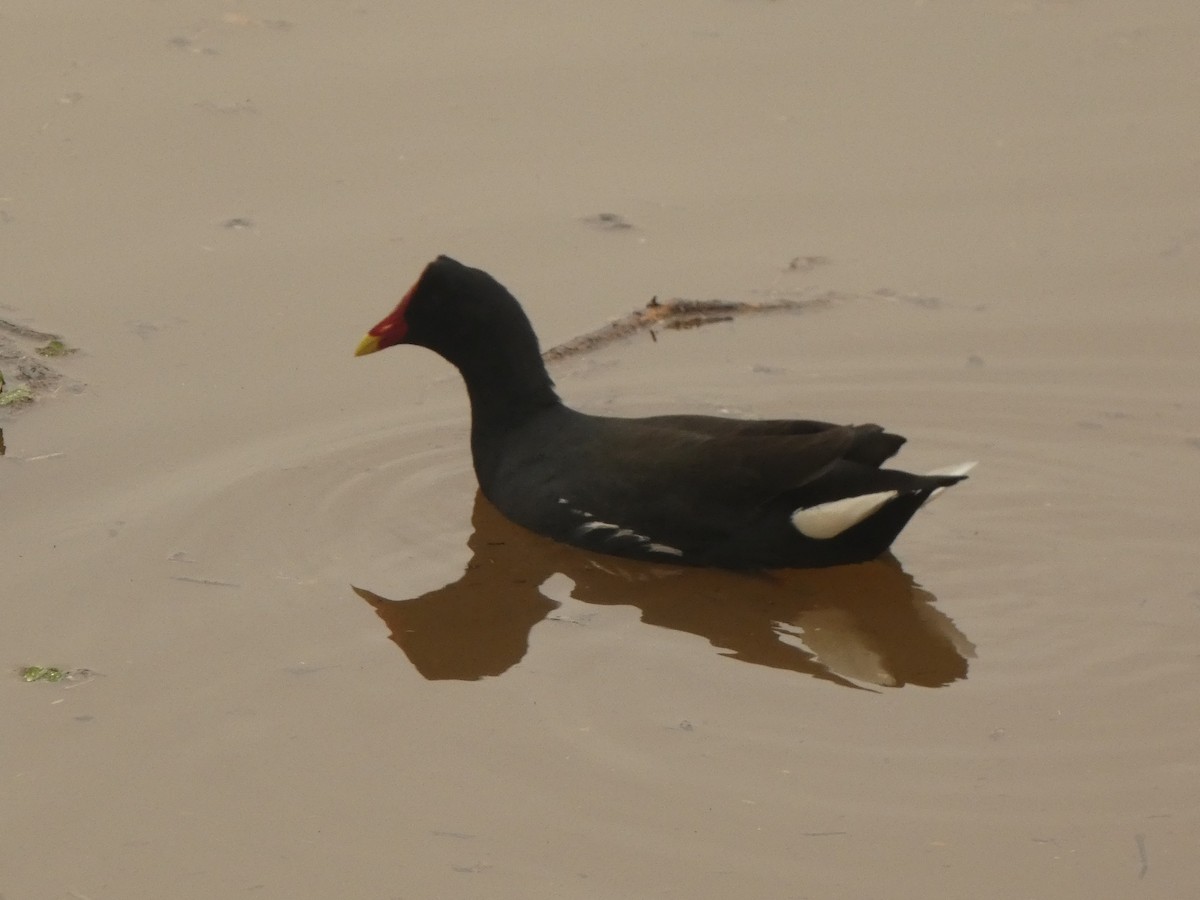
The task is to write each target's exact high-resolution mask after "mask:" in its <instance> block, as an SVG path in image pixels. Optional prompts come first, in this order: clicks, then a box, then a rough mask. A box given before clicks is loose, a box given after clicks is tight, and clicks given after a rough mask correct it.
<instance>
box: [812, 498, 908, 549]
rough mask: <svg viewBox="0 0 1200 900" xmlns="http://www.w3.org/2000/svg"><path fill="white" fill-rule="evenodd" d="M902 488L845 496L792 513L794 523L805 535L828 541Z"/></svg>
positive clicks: (872, 513)
mask: <svg viewBox="0 0 1200 900" xmlns="http://www.w3.org/2000/svg"><path fill="white" fill-rule="evenodd" d="M897 494H899V491H880V492H879V493H878V494H862V495H860V496H858V497H847V498H845V499H844V500H831V501H829V502H828V503H818V504H817V505H816V506H809V507H807V508H803V507H802V508H800V509H798V510H796V511H795V512H794V513H792V524H793V525H794V526H796V530H797V531H799V532H800V533H801V534H802V535H804V536H805V537H810V538H813V539H814V540H818V541H825V540H828V539H829V538H834V537H837V536H838V535H839V534H841V533H842V532H843V531H845V530H846V529H847V528H850V527H852V526H854V525H857V524H858V523H859V522H861V521H862V520H863V519H865V518H867V517H868V516H871V515H874V514H875V513H876V512H878V511H879V509H880V508H881V507H882V506H883V504H885V503H887V502H888V501H889V500H893V499H895V497H896V496H897Z"/></svg>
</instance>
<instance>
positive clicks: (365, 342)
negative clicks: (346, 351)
mask: <svg viewBox="0 0 1200 900" xmlns="http://www.w3.org/2000/svg"><path fill="white" fill-rule="evenodd" d="M378 349H379V338H377V337H375V335H373V334H368V335H367V336H366V337H364V338H363V339H362V340H361V341H359V342H358V346H357V347H355V348H354V355H355V356H366V355H367V354H368V353H374V352H375V351H376V350H378Z"/></svg>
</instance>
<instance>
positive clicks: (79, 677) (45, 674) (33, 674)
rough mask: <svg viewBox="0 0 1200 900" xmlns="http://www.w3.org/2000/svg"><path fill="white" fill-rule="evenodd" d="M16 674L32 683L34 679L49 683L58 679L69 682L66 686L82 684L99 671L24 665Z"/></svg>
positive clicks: (55, 682) (53, 682) (54, 682)
mask: <svg viewBox="0 0 1200 900" xmlns="http://www.w3.org/2000/svg"><path fill="white" fill-rule="evenodd" d="M17 674H18V675H20V676H21V678H22V680H24V681H26V682H29V683H31V684H32V683H33V682H35V681H48V682H50V683H51V684H57V683H58V682H60V681H66V682H70V684H68V685H67V686H68V687H72V686H74V685H75V684H83V683H85V682H88V681H91V680H92V679H93V678H95V677H96V676H97V675H99V674H100V673H99V672H93V671H92V670H91V669H60V668H59V667H58V666H24V667H22V668H20V669H18V670H17Z"/></svg>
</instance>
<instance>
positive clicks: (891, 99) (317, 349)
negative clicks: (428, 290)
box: [0, 2, 1200, 900]
mask: <svg viewBox="0 0 1200 900" xmlns="http://www.w3.org/2000/svg"><path fill="white" fill-rule="evenodd" d="M607 15H608V18H607V19H606V20H604V21H603V22H595V21H593V18H592V14H591V13H589V12H586V11H581V10H580V9H576V8H574V7H573V6H572V5H570V4H567V5H557V6H548V5H543V6H536V7H534V6H530V7H526V8H523V9H521V10H518V11H516V12H506V13H503V14H501V13H500V12H498V11H496V9H495V8H493V7H490V6H486V5H484V4H481V3H474V4H469V5H468V7H466V8H464V9H463V10H462V14H461V15H459V16H455V17H454V19H453V21H450V20H448V19H447V17H446V16H445V15H444V13H443V12H442V11H441V9H440V8H439V7H436V6H434V5H428V6H426V5H423V4H411V5H409V4H406V5H403V7H399V6H398V7H397V8H396V9H392V8H384V7H374V6H364V7H359V8H355V9H353V10H337V11H335V10H332V9H331V10H328V11H321V10H315V9H311V10H310V9H305V10H298V9H293V8H287V9H284V8H280V9H278V10H275V11H269V10H265V9H261V10H260V9H250V8H241V7H237V6H233V5H228V4H209V3H203V2H180V3H171V4H166V5H158V6H156V7H154V8H153V9H148V8H139V7H135V6H133V5H131V4H123V3H118V4H116V5H115V6H113V5H106V6H104V7H103V8H99V7H87V8H86V9H85V8H83V7H79V6H72V7H69V8H68V7H55V8H49V7H46V6H45V4H42V3H36V4H35V3H32V2H31V3H21V2H17V3H12V4H9V5H8V6H6V8H5V12H4V13H3V27H2V28H0V43H2V45H3V46H2V47H0V83H3V84H5V85H9V86H13V85H19V86H21V89H20V90H9V91H8V92H6V96H5V101H4V102H5V103H6V104H7V105H6V109H7V110H8V112H7V113H6V127H5V134H4V136H3V137H2V138H0V161H2V162H3V166H0V171H2V172H3V173H4V175H3V178H4V180H3V182H2V183H0V242H3V255H4V260H5V261H4V266H3V269H2V270H0V317H3V318H4V319H6V320H9V321H12V322H16V323H19V324H21V325H23V326H26V327H28V328H31V329H34V330H35V331H42V332H50V333H56V334H62V335H63V336H64V338H65V339H67V341H68V342H69V343H70V344H71V345H72V346H77V347H79V348H81V349H80V352H79V353H77V354H74V355H72V356H70V357H64V358H61V359H57V360H54V361H53V365H54V366H55V368H57V369H58V370H59V371H61V372H62V374H63V378H64V381H63V383H64V384H67V383H69V384H71V385H83V386H84V387H83V389H82V391H80V392H78V393H76V392H74V391H59V392H57V393H55V394H53V395H51V396H47V397H44V398H42V399H41V400H40V401H39V402H38V403H37V404H36V405H35V406H34V407H33V408H31V409H26V410H23V411H13V410H0V427H2V428H3V429H4V439H5V447H6V455H5V456H4V457H2V458H0V612H2V614H3V627H2V628H0V665H2V666H3V667H4V668H5V669H6V670H9V671H12V670H15V669H16V668H18V667H20V666H23V665H57V666H62V667H64V668H72V669H76V668H86V669H89V670H92V671H93V672H95V673H97V674H96V675H95V677H93V678H91V679H83V680H77V681H72V682H66V683H59V684H45V683H36V684H26V683H24V682H23V681H22V680H20V679H19V678H18V677H16V676H15V674H14V675H13V677H10V678H5V679H0V713H2V718H3V725H2V726H0V895H2V896H3V897H4V898H6V900H26V898H38V900H41V898H48V897H63V898H70V897H86V898H91V900H101V898H110V897H111V898H117V897H120V898H131V897H213V896H239V895H242V894H247V895H252V896H257V897H280V898H283V897H287V898H296V897H306V898H308V897H311V898H318V897H321V898H323V897H333V896H337V897H379V898H391V897H429V896H471V897H473V896H478V897H493V898H494V897H512V898H517V897H521V898H524V897H579V898H628V897H713V898H717V897H753V898H780V897H796V898H799V897H814V898H815V897H822V898H826V897H835V898H836V897H844V898H861V897H873V896H886V897H896V898H907V897H913V898H917V897H920V898H928V897H931V896H932V897H982V898H992V897H994V898H1013V897H1029V898H1055V900H1058V898H1089V900H1090V898H1096V897H1130V896H1137V897H1154V898H1159V897H1161V898H1178V897H1186V896H1191V894H1192V893H1194V891H1195V886H1196V884H1198V883H1200V863H1197V859H1198V858H1200V857H1198V855H1197V853H1196V848H1197V846H1198V845H1200V762H1198V759H1200V754H1198V750H1200V746H1198V745H1200V717H1198V716H1197V702H1196V676H1197V670H1198V668H1200V568H1198V567H1197V564H1196V550H1195V547H1196V541H1197V538H1198V537H1200V477H1198V475H1197V472H1198V467H1200V396H1198V392H1197V387H1198V386H1200V361H1198V359H1197V348H1198V347H1200V312H1198V311H1197V309H1198V307H1197V304H1196V285H1197V284H1200V222H1198V221H1197V218H1196V184H1197V182H1196V177H1197V159H1196V155H1195V147H1196V146H1200V112H1198V110H1200V102H1196V101H1197V99H1198V98H1197V97H1196V96H1195V94H1196V91H1195V84H1194V79H1192V78H1191V77H1190V76H1191V73H1192V72H1193V71H1194V60H1195V59H1196V58H1197V57H1198V54H1197V52H1196V51H1197V50H1198V49H1200V47H1197V44H1198V42H1200V40H1198V39H1200V22H1198V21H1197V19H1196V17H1195V13H1194V9H1193V8H1192V5H1191V4H1187V3H1172V2H1154V3H1148V4H1140V5H1138V6H1136V7H1130V6H1128V5H1124V4H1115V3H1096V4H1081V3H1075V4H1049V3H1047V4H1042V3H1026V4H1020V3H1013V4H978V5H974V6H972V7H971V8H970V9H967V8H965V7H964V8H961V9H960V8H958V7H954V8H949V7H945V6H943V5H939V4H903V5H891V6H889V5H863V6H859V7H848V6H846V5H845V4H842V3H833V2H830V3H817V4H807V5H804V6H800V7H798V6H796V5H793V4H786V3H752V2H745V3H723V4H707V5H705V4H692V3H686V2H672V3H669V4H667V5H666V6H660V7H657V8H656V10H655V12H654V13H653V14H652V13H650V12H647V9H646V7H645V6H644V5H643V4H633V3H617V4H613V5H612V6H611V7H610V9H609V11H608V13H607ZM614 217H615V218H614ZM614 223H620V224H625V225H628V226H630V227H627V228H622V227H615V226H614ZM438 252H449V253H452V254H454V255H456V256H458V257H460V258H462V259H464V260H465V261H468V262H471V263H474V264H477V265H481V266H484V267H486V268H488V269H490V270H492V271H493V272H495V274H497V276H499V277H500V278H501V280H503V281H505V282H506V283H507V284H509V286H510V287H512V288H513V289H514V290H515V291H516V292H517V293H518V294H519V295H520V296H522V297H523V298H524V299H525V301H526V304H527V307H528V309H529V311H530V314H531V316H532V318H533V319H534V321H535V324H536V325H537V327H538V329H539V332H540V333H541V335H542V336H543V339H544V342H545V343H546V344H553V343H557V342H559V341H562V340H566V339H568V338H570V337H572V336H573V335H578V334H581V333H583V332H585V331H587V330H589V329H591V328H593V327H595V326H597V325H598V324H600V323H602V322H604V321H605V320H606V319H610V318H615V317H617V316H619V315H622V314H624V313H626V312H628V311H629V310H630V309H632V308H634V307H637V306H640V305H641V304H643V303H644V302H645V301H646V300H647V299H648V298H649V296H651V295H653V294H658V295H660V296H664V297H666V296H684V297H694V298H705V297H723V298H727V299H733V300H747V301H756V300H761V299H764V298H771V297H793V298H801V299H803V298H814V297H824V298H826V302H824V303H823V304H818V305H816V306H814V307H813V308H811V309H808V310H806V311H804V312H802V313H798V314H771V315H769V316H755V317H751V318H744V319H739V320H737V321H734V322H731V323H723V324H717V325H711V326H706V327H704V328H701V329H694V330H689V331H682V332H661V333H659V334H658V336H657V337H658V339H657V340H651V339H650V338H649V337H648V336H646V335H642V336H638V337H635V338H633V339H630V340H628V341H625V342H622V343H619V344H617V345H614V346H611V347H606V348H603V349H599V350H596V351H594V352H590V353H587V354H583V355H581V356H577V357H572V358H570V359H567V360H562V361H560V362H558V363H556V364H555V365H554V368H553V374H554V376H555V378H556V380H557V382H558V384H559V387H560V389H561V392H562V393H563V395H564V396H565V397H566V398H567V399H568V400H569V401H570V402H572V403H573V404H574V405H577V406H579V407H581V408H585V409H588V410H592V411H597V412H605V413H613V414H629V415H638V414H649V413H658V412H664V411H685V410H686V411H695V412H709V413H723V414H728V415H739V416H762V417H782V416H789V415H802V416H805V417H821V418H829V419H833V420H838V421H855V422H860V421H879V422H881V423H884V424H886V425H888V426H889V427H891V428H893V429H895V430H897V431H900V432H901V433H904V434H906V435H908V437H909V438H910V443H909V445H908V446H906V447H905V449H904V451H903V452H902V455H901V461H902V462H904V463H905V464H906V465H910V466H912V467H913V468H917V469H920V468H933V467H936V466H939V465H945V464H948V463H954V462H958V461H961V460H966V459H978V460H980V466H979V468H978V469H977V470H976V472H975V473H974V474H973V475H972V477H971V479H970V480H969V481H968V482H966V483H964V484H963V485H960V486H958V487H956V488H955V489H954V490H952V491H950V492H948V493H947V494H946V495H945V496H944V497H942V498H940V499H939V500H938V501H937V503H936V504H934V505H932V506H931V507H929V508H928V509H927V510H924V511H922V512H921V513H920V514H919V515H918V516H917V517H916V519H915V520H914V521H913V523H912V524H911V525H910V526H909V528H908V529H907V530H906V531H905V532H904V534H903V535H902V537H901V539H900V540H899V541H898V542H897V544H896V546H895V548H894V549H895V553H894V558H893V559H887V560H881V561H878V562H876V563H872V564H869V565H866V566H860V567H848V568H844V569H837V570H830V571H827V572H791V573H777V574H773V575H771V576H769V577H753V578H752V577H747V576H741V575H731V574H728V573H720V572H702V571H694V570H688V571H679V570H676V569H671V568H667V567H653V566H639V565H634V564H631V563H628V562H623V561H620V560H614V559H609V558H604V557H598V556H592V555H588V554H583V553H581V552H579V551H574V550H571V549H569V548H564V547H561V546H558V545H555V544H553V543H550V542H547V541H544V540H542V539H540V538H536V537H534V536H531V535H528V534H526V533H523V532H521V531H520V530H518V529H515V528H514V527H513V526H511V525H509V524H508V523H506V522H504V521H503V520H502V519H500V518H498V517H497V516H496V515H495V513H494V512H493V511H491V510H490V509H489V508H488V507H487V505H486V503H483V502H481V501H480V500H479V499H478V498H477V496H476V491H475V485H474V480H473V477H472V474H471V469H470V460H469V457H468V454H467V447H466V435H467V420H466V404H465V395H464V392H463V390H462V387H461V384H460V383H459V381H458V379H457V377H456V375H455V374H454V373H453V372H452V371H451V370H450V369H449V368H448V367H447V366H446V365H445V364H443V363H442V362H441V361H439V360H437V359H436V358H435V357H433V356H432V355H430V354H428V353H426V352H424V351H419V350H414V349H410V348H397V349H393V350H390V351H388V352H387V353H381V354H377V355H375V356H372V357H369V358H366V359H359V360H355V359H353V358H352V357H351V355H350V354H351V352H352V350H353V347H354V345H355V343H356V342H357V340H358V338H359V337H360V336H361V333H362V332H363V330H364V329H365V328H366V327H369V326H370V325H371V324H373V323H374V322H375V321H377V320H378V319H379V318H380V316H382V315H383V314H384V313H386V312H387V311H388V309H389V308H390V305H391V304H392V303H394V301H395V300H396V299H397V298H398V296H399V294H400V293H401V292H402V291H403V290H404V289H405V288H406V287H407V286H408V283H409V282H410V281H411V280H412V278H414V277H415V275H416V274H417V272H418V271H419V270H420V267H421V266H422V265H423V264H424V263H425V262H426V261H427V260H428V259H429V258H431V257H432V256H433V255H435V254H436V253H438ZM11 384H12V382H11V380H10V386H11Z"/></svg>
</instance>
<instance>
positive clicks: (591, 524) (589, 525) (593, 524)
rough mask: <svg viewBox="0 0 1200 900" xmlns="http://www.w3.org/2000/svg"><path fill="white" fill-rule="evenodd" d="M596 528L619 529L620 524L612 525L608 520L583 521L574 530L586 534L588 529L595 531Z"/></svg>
mask: <svg viewBox="0 0 1200 900" xmlns="http://www.w3.org/2000/svg"><path fill="white" fill-rule="evenodd" d="M597 528H611V529H613V530H614V531H620V530H621V526H620V525H612V524H610V523H609V522H584V523H583V524H582V525H580V526H579V527H578V528H576V529H575V530H576V531H578V532H579V533H580V534H587V533H588V532H590V531H595V530H596V529H597Z"/></svg>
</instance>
